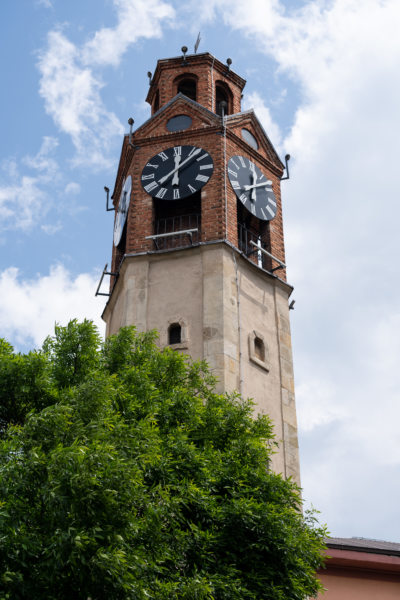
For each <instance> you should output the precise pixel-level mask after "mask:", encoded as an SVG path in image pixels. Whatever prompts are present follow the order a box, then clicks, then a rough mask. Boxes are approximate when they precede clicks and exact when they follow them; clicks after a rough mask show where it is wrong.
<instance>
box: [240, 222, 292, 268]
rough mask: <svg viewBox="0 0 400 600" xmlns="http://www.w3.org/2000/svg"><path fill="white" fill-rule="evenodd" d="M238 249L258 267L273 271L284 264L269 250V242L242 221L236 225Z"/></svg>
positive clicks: (283, 266)
mask: <svg viewBox="0 0 400 600" xmlns="http://www.w3.org/2000/svg"><path fill="white" fill-rule="evenodd" d="M238 238H239V250H241V251H242V252H243V254H245V255H246V256H247V258H249V259H250V260H251V261H252V262H254V263H256V265H258V266H259V267H261V268H263V269H265V270H266V271H269V272H270V273H273V272H274V271H277V270H279V269H283V268H285V264H284V263H283V262H282V261H281V260H279V259H278V258H276V257H275V256H273V255H272V254H271V253H270V252H269V248H268V246H269V244H267V242H266V241H265V240H263V239H262V237H261V236H260V235H259V234H258V233H257V232H255V231H254V230H251V229H248V228H247V227H245V226H244V225H243V224H242V223H239V226H238Z"/></svg>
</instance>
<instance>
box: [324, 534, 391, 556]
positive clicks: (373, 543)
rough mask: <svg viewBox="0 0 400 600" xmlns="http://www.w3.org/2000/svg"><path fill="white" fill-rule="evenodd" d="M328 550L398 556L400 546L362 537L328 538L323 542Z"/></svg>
mask: <svg viewBox="0 0 400 600" xmlns="http://www.w3.org/2000/svg"><path fill="white" fill-rule="evenodd" d="M325 542H326V545H327V546H328V548H332V549H333V548H335V549H338V550H353V551H355V552H369V553H372V554H386V555H389V556H400V544H399V543H396V542H385V541H383V540H372V539H368V538H362V537H352V538H338V537H330V538H327V539H326V540H325Z"/></svg>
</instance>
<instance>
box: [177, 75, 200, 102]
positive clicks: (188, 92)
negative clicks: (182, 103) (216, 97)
mask: <svg viewBox="0 0 400 600" xmlns="http://www.w3.org/2000/svg"><path fill="white" fill-rule="evenodd" d="M177 92H178V93H179V92H180V93H181V94H184V95H185V96H187V97H188V98H190V99H191V100H197V84H196V80H195V79H193V78H191V77H185V78H184V79H181V80H180V81H179V82H178V88H177Z"/></svg>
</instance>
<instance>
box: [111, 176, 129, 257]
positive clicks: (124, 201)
mask: <svg viewBox="0 0 400 600" xmlns="http://www.w3.org/2000/svg"><path fill="white" fill-rule="evenodd" d="M131 191H132V177H131V176H130V175H129V177H127V178H126V179H125V181H124V185H123V186H122V192H121V196H120V198H119V202H118V209H117V214H116V216H115V223H114V245H115V246H118V244H119V243H120V241H121V237H122V232H123V231H124V225H125V221H126V216H127V214H128V209H129V202H130V200H131Z"/></svg>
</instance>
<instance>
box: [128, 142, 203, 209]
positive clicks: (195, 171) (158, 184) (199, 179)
mask: <svg viewBox="0 0 400 600" xmlns="http://www.w3.org/2000/svg"><path fill="white" fill-rule="evenodd" d="M213 170H214V163H213V160H212V158H211V156H210V155H209V154H208V152H206V151H205V150H203V149H202V148H196V146H171V148H166V149H165V150H163V151H162V152H159V153H158V154H156V155H155V156H153V158H151V159H150V160H149V162H148V163H147V164H146V165H145V167H144V169H143V171H142V175H141V178H140V180H141V182H142V186H143V189H144V190H145V191H146V192H147V193H148V194H150V196H153V198H162V199H163V200H179V199H181V198H186V197H187V196H190V195H191V194H194V193H195V192H197V191H198V190H200V189H201V188H202V187H203V185H205V184H206V183H207V181H208V180H209V179H210V177H211V175H212V174H213Z"/></svg>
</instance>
